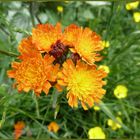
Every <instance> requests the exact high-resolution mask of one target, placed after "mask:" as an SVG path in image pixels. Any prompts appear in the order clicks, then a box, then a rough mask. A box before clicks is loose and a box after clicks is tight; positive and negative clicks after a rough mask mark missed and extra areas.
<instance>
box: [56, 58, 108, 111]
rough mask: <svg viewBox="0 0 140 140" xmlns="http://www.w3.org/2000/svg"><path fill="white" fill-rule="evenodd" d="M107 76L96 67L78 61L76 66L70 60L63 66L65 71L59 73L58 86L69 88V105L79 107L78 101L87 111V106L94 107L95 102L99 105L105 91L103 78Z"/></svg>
mask: <svg viewBox="0 0 140 140" xmlns="http://www.w3.org/2000/svg"><path fill="white" fill-rule="evenodd" d="M105 76H106V73H105V72H104V71H103V70H97V69H96V66H95V65H93V66H89V65H87V64H85V63H83V62H80V61H78V62H77V65H76V66H75V65H74V63H73V62H72V60H70V59H68V60H67V61H66V62H65V63H64V64H63V69H62V71H61V72H59V73H58V84H59V85H61V86H67V90H68V93H67V98H68V104H69V105H70V106H71V107H77V106H78V100H80V101H81V104H82V107H83V108H84V109H85V110H87V109H88V108H87V105H88V106H89V107H92V106H93V105H94V102H96V103H98V102H99V101H100V99H101V98H102V96H103V95H104V94H105V90H104V89H102V86H103V85H104V84H105V82H104V81H102V78H104V77H105Z"/></svg>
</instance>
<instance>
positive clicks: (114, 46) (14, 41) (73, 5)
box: [0, 1, 140, 139]
mask: <svg viewBox="0 0 140 140" xmlns="http://www.w3.org/2000/svg"><path fill="white" fill-rule="evenodd" d="M136 12H138V13H139V12H140V4H139V6H137V7H136V8H132V9H130V10H128V9H127V8H126V1H119V2H105V1H102V2H100V1H98V2H93V1H85V2H80V1H75V2H74V1H65V2H64V1H58V2H0V138H3V139H10V138H13V137H14V125H15V123H16V122H17V121H24V122H25V128H24V130H23V133H22V137H23V138H27V137H28V138H29V137H33V138H37V139H39V138H88V131H89V129H90V128H93V127H96V126H99V127H101V128H102V130H103V131H104V133H105V135H106V137H107V138H140V15H139V16H137V21H136V19H135V18H136V17H134V13H136ZM138 19H139V20H138ZM47 22H49V23H51V24H53V25H55V24H56V23H57V22H60V23H61V24H62V27H63V29H64V28H65V27H66V26H68V25H70V24H72V23H74V24H77V25H79V26H83V27H89V28H91V29H92V30H93V31H95V32H97V33H98V34H100V35H101V37H102V39H103V40H104V41H107V42H108V43H109V46H107V47H105V49H104V51H102V55H103V56H104V60H103V61H102V62H100V63H98V64H100V65H106V66H108V67H109V68H110V72H109V74H108V77H107V78H106V81H107V85H106V86H105V89H106V90H107V92H106V95H105V96H104V98H103V100H102V101H103V104H102V105H101V106H100V108H101V109H100V110H99V111H97V110H95V109H94V108H91V109H89V110H88V111H84V110H83V109H82V108H80V107H79V108H78V109H72V108H70V106H68V104H67V99H66V98H65V96H63V93H62V94H60V95H59V94H58V96H56V94H55V91H54V90H53V89H52V90H51V91H50V94H49V95H48V96H45V95H44V94H42V95H41V96H40V97H37V98H36V97H35V96H34V95H33V94H32V93H29V94H24V93H21V94H19V93H18V91H17V90H16V89H14V88H13V87H12V84H13V80H12V79H9V78H8V77H7V74H6V71H7V70H9V69H10V63H11V62H12V61H14V60H15V59H16V57H15V56H16V55H17V54H18V51H17V46H18V44H19V43H20V41H21V39H22V38H24V37H27V36H29V35H30V34H31V30H32V28H33V26H35V25H37V24H39V23H47ZM117 85H124V86H125V87H126V88H127V89H128V93H127V97H126V98H123V99H118V98H116V97H115V95H114V89H115V87H116V86H117ZM117 116H119V117H120V118H121V120H122V122H123V124H124V125H123V126H122V127H121V128H119V129H117V130H112V128H111V127H110V126H108V123H107V122H108V119H112V120H114V118H115V117H117ZM52 121H55V122H57V124H58V125H59V127H60V129H59V131H58V132H57V133H53V132H50V131H48V129H47V125H48V124H49V123H50V122H52Z"/></svg>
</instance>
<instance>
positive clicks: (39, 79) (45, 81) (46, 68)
mask: <svg viewBox="0 0 140 140" xmlns="http://www.w3.org/2000/svg"><path fill="white" fill-rule="evenodd" d="M23 59H24V60H23V61H22V62H13V63H12V68H13V70H9V71H8V76H9V77H10V78H15V79H16V85H17V88H18V90H19V91H22V90H23V91H25V92H28V91H29V90H34V92H35V93H36V94H37V95H39V94H40V93H41V91H42V90H43V91H44V92H45V93H46V94H48V91H49V89H50V87H51V84H50V82H49V81H52V82H55V80H56V75H57V72H58V69H59V65H58V64H57V65H55V66H53V65H52V62H53V61H54V58H53V57H51V56H49V55H45V56H44V58H43V57H42V56H41V55H37V56H36V57H29V58H24V57H23Z"/></svg>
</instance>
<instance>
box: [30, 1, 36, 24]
mask: <svg viewBox="0 0 140 140" xmlns="http://www.w3.org/2000/svg"><path fill="white" fill-rule="evenodd" d="M33 10H34V7H33V2H30V5H29V12H30V16H31V21H32V25H33V26H35V19H34V12H33Z"/></svg>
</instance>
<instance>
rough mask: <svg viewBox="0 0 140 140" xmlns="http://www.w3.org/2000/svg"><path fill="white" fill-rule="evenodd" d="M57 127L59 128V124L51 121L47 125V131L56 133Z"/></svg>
mask: <svg viewBox="0 0 140 140" xmlns="http://www.w3.org/2000/svg"><path fill="white" fill-rule="evenodd" d="M59 129H60V127H59V125H58V124H57V123H56V122H51V123H50V124H49V125H48V130H49V131H52V132H55V133H56V132H57V131H58V130H59Z"/></svg>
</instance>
